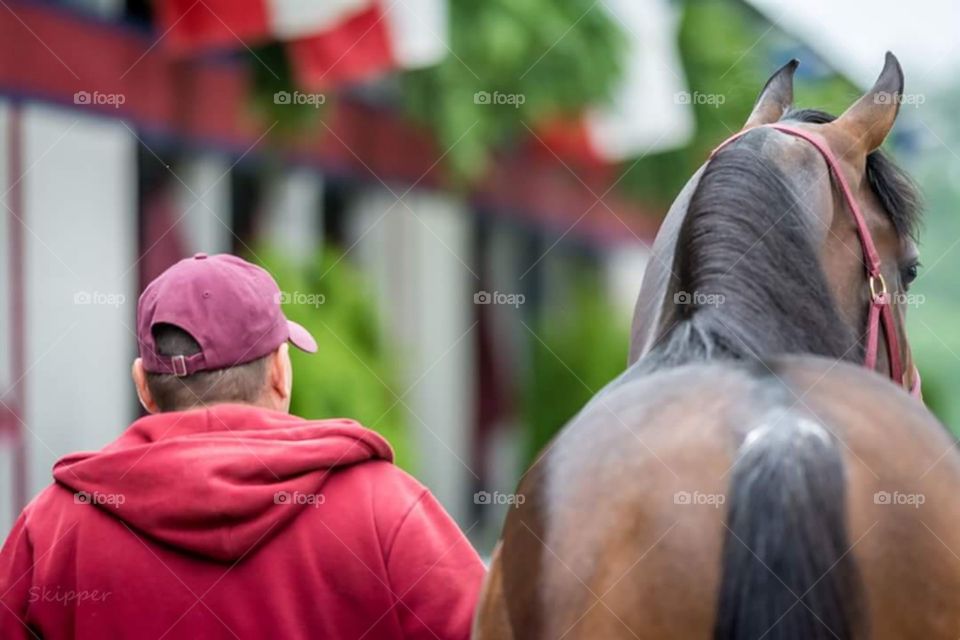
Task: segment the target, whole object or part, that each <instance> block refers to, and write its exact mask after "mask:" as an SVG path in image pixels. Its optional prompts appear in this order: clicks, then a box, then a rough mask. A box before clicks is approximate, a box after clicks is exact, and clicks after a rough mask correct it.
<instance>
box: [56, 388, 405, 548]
mask: <svg viewBox="0 0 960 640" xmlns="http://www.w3.org/2000/svg"><path fill="white" fill-rule="evenodd" d="M368 460H387V461H392V460H393V452H392V451H391V449H390V445H388V444H387V442H386V440H384V439H383V438H382V437H381V436H379V435H378V434H376V433H374V432H373V431H370V430H369V429H365V428H364V427H362V426H360V425H359V424H358V423H356V422H353V421H352V420H319V421H308V420H304V419H302V418H298V417H296V416H291V415H289V414H285V413H279V412H274V411H269V410H266V409H260V408H258V407H252V406H245V405H229V404H224V405H216V406H213V407H210V408H206V409H196V410H192V411H182V412H171V413H161V414H155V415H151V416H147V417H145V418H141V419H140V420H137V421H136V422H134V423H133V424H132V425H131V426H130V427H129V428H128V429H127V431H126V432H124V434H123V435H122V436H121V437H120V438H118V439H117V440H116V441H115V442H114V443H112V444H111V445H109V446H107V447H106V448H104V449H103V450H102V451H99V452H91V453H74V454H71V455H68V456H66V457H64V458H62V459H60V460H59V461H58V462H57V463H56V464H55V465H54V468H53V477H54V479H56V481H57V482H58V483H60V484H61V485H63V486H65V487H67V488H68V489H70V490H71V491H73V492H74V493H76V494H77V498H76V499H77V500H78V501H86V502H90V503H92V504H93V505H95V506H96V507H97V508H99V509H101V510H102V511H104V512H105V513H108V514H110V515H111V516H112V517H115V518H117V519H118V520H121V521H123V522H124V523H126V524H127V525H129V526H130V527H131V528H133V529H136V530H138V531H140V532H142V533H144V534H146V535H148V536H151V537H153V538H155V539H157V540H160V541H161V542H164V543H166V544H169V545H172V546H174V547H178V548H181V549H185V550H188V551H191V552H193V553H196V554H199V555H202V556H205V557H208V558H212V559H216V560H221V561H235V560H238V559H239V558H241V557H243V556H244V555H245V554H247V553H250V552H251V551H253V550H254V549H255V548H256V547H258V546H259V545H261V544H263V543H264V542H266V541H267V540H268V539H270V538H271V537H272V536H273V535H275V534H276V533H277V532H279V531H281V530H282V529H283V528H284V526H285V525H287V524H288V523H289V522H290V521H291V520H293V518H295V517H296V516H297V515H298V514H299V513H300V512H301V511H303V509H305V508H307V507H308V506H311V501H312V500H313V501H315V500H317V499H322V498H319V496H322V493H323V485H324V483H325V482H326V480H327V478H328V476H329V474H330V473H331V471H334V470H335V469H337V468H340V467H345V466H348V465H353V464H357V463H361V462H364V461H368Z"/></svg>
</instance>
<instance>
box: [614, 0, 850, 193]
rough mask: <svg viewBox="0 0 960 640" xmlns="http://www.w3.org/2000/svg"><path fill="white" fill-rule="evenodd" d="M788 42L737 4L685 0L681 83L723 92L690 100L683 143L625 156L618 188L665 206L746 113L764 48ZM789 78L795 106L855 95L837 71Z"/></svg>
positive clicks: (766, 59) (766, 64) (768, 68)
mask: <svg viewBox="0 0 960 640" xmlns="http://www.w3.org/2000/svg"><path fill="white" fill-rule="evenodd" d="M790 43H791V41H790V39H789V38H788V37H787V36H786V35H785V34H783V33H780V32H778V31H777V29H776V28H775V27H774V28H773V29H771V26H770V24H769V23H767V22H766V21H765V20H764V19H763V18H761V17H759V16H758V15H757V14H755V13H754V12H753V11H751V10H750V9H749V8H748V7H746V6H745V5H743V4H741V3H736V2H701V1H699V0H688V1H687V2H685V3H684V5H683V15H682V18H681V23H680V36H679V46H680V55H681V58H682V60H683V67H684V72H685V74H686V80H687V86H688V87H689V90H690V92H691V93H692V92H698V93H700V94H707V95H714V96H722V97H723V99H722V101H714V102H712V103H706V102H702V103H699V104H692V105H691V108H692V109H693V114H694V121H695V127H696V129H695V132H694V138H693V140H692V141H691V143H690V144H688V145H687V146H686V147H683V148H681V149H674V150H671V151H667V152H664V153H659V154H653V155H650V156H648V157H645V158H643V159H641V160H639V161H637V162H634V161H628V162H626V163H624V166H623V170H624V172H625V176H624V179H623V182H622V184H623V188H624V191H625V192H626V193H627V194H628V195H629V196H630V197H632V198H634V199H636V200H639V201H642V202H646V203H647V204H648V205H650V204H653V205H656V206H655V207H654V208H660V209H663V208H666V207H667V206H668V205H669V204H670V203H671V202H672V201H673V199H674V198H675V197H676V195H677V194H678V193H679V192H680V189H681V188H683V185H684V184H685V183H686V181H687V179H688V178H689V177H690V176H691V175H693V173H694V172H695V171H696V170H697V167H699V166H700V164H701V163H703V161H704V160H705V159H706V157H707V156H708V155H709V153H710V150H711V149H712V148H713V147H714V146H715V145H716V144H718V143H719V142H720V141H722V140H723V139H725V138H726V137H728V136H730V135H731V134H733V133H735V132H736V131H738V130H739V129H740V127H741V126H742V125H743V123H744V122H745V121H746V119H747V116H749V115H750V111H751V110H752V109H753V103H754V101H755V100H756V98H757V94H758V93H759V92H760V89H761V87H762V86H763V82H764V81H765V80H766V79H767V78H768V77H769V76H770V74H771V73H772V72H773V71H774V68H775V66H774V65H771V59H773V58H776V56H772V55H770V54H769V51H770V50H771V49H773V50H776V47H777V45H789V44H790ZM782 48H787V47H782ZM782 62H786V59H783V60H782ZM801 62H803V61H801ZM807 64H810V61H807ZM796 85H797V86H796V95H797V104H798V105H802V106H808V107H815V108H819V109H825V110H827V111H833V112H835V113H836V112H839V111H842V110H843V109H845V108H846V107H847V106H849V105H850V104H851V103H852V102H853V100H854V99H855V98H856V97H858V96H859V94H858V93H857V92H856V91H855V90H854V88H853V86H852V85H851V84H850V83H849V82H847V81H846V80H844V79H842V78H841V77H839V76H836V75H831V76H828V77H825V78H817V79H815V80H814V79H803V78H798V80H797V83H796ZM717 102H721V103H720V104H717Z"/></svg>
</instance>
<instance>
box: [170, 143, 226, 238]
mask: <svg viewBox="0 0 960 640" xmlns="http://www.w3.org/2000/svg"><path fill="white" fill-rule="evenodd" d="M173 170H174V171H176V175H177V177H178V178H179V180H178V181H177V192H176V193H177V211H178V213H177V215H178V216H179V215H180V214H183V218H181V219H180V221H179V223H178V227H180V229H179V230H180V232H181V233H182V234H183V237H184V239H185V240H186V243H187V246H188V248H189V250H190V252H191V253H197V252H201V251H202V252H204V253H210V254H214V253H229V252H230V250H231V249H232V248H233V236H232V233H231V227H232V219H233V218H232V215H231V211H232V207H231V203H230V163H229V162H228V161H227V158H226V156H222V155H219V154H215V153H200V154H197V155H195V156H191V157H190V159H189V160H187V161H186V162H185V163H183V164H181V165H179V166H175V167H173Z"/></svg>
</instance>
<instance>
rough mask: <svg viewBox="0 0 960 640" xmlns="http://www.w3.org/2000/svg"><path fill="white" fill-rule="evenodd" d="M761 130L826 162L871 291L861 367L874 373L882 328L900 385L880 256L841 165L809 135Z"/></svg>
mask: <svg viewBox="0 0 960 640" xmlns="http://www.w3.org/2000/svg"><path fill="white" fill-rule="evenodd" d="M761 126H762V127H765V128H768V129H776V130H777V131H782V132H783V133H786V134H788V135H791V136H795V137H797V138H802V139H804V140H806V141H807V142H809V143H810V144H812V145H813V146H814V148H815V149H816V150H817V151H819V152H820V155H822V156H823V159H824V160H825V161H826V163H827V167H829V170H830V174H831V175H832V176H833V179H834V181H835V182H836V183H837V185H838V186H839V187H840V192H841V193H842V194H843V197H844V199H845V200H846V202H847V208H849V209H850V214H851V215H852V216H853V220H854V222H855V223H856V225H857V235H858V236H859V237H860V246H861V247H862V248H863V262H864V266H865V267H866V271H867V284H868V286H869V287H870V311H869V313H868V314H867V346H866V358H865V359H864V363H863V365H864V366H865V367H867V368H868V369H875V368H876V366H877V354H878V351H879V346H880V345H879V343H880V328H881V324H882V326H883V334H884V335H885V336H886V342H887V358H888V360H889V362H890V372H889V373H890V378H891V380H893V381H894V382H895V383H896V384H898V385H903V384H904V380H903V360H902V359H901V353H900V343H899V341H898V340H897V331H896V325H895V324H894V322H893V309H892V306H891V302H892V301H891V298H890V293H889V291H888V290H887V282H886V280H884V278H883V272H882V271H881V269H880V267H881V264H880V254H879V253H877V247H876V245H875V244H874V243H873V236H871V235H870V229H869V227H867V221H866V219H864V217H863V213H862V212H861V211H860V206H859V205H858V204H857V201H856V199H855V198H854V197H853V191H852V190H851V189H850V184H849V183H848V182H847V179H846V178H845V177H844V176H843V172H842V171H841V170H840V162H839V161H838V160H837V157H836V156H835V155H834V153H833V151H831V150H830V147H829V146H828V145H827V143H826V142H824V140H823V139H822V138H821V137H820V136H818V135H816V134H814V133H811V132H810V131H806V130H804V129H800V128H797V127H791V126H790V125H786V124H781V123H774V124H765V125H761ZM755 128H759V127H753V128H750V129H745V130H743V131H740V132H739V133H735V134H734V135H732V136H730V137H729V138H727V139H726V140H724V141H723V142H721V143H720V144H719V145H718V146H717V147H716V148H715V149H714V150H713V151H712V152H711V153H710V158H711V159H713V157H714V156H715V155H716V154H717V152H719V151H720V150H721V149H723V148H724V147H726V146H727V145H729V144H730V143H731V142H733V141H734V140H738V139H740V138H741V137H742V136H743V135H745V134H747V133H749V132H750V131H753V129H755ZM910 394H911V395H913V396H916V397H919V396H920V374H919V372H918V371H917V369H916V367H914V369H913V387H912V388H911V389H910Z"/></svg>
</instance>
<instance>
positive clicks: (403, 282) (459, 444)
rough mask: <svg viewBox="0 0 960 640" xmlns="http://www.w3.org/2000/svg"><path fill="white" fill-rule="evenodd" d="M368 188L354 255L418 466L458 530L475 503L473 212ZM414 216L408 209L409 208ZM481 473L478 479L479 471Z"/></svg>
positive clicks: (444, 200) (358, 215)
mask: <svg viewBox="0 0 960 640" xmlns="http://www.w3.org/2000/svg"><path fill="white" fill-rule="evenodd" d="M404 201H405V202H406V204H407V206H408V207H409V209H408V208H407V207H404V206H403V205H402V204H397V201H396V198H395V197H394V196H393V195H392V194H391V193H389V192H388V191H387V190H386V189H383V188H370V189H368V190H367V191H366V192H365V193H363V194H362V195H361V196H360V197H359V198H358V199H357V201H356V202H355V203H354V205H353V210H352V211H351V212H350V219H351V221H352V222H353V224H354V229H353V234H352V235H353V236H354V238H355V239H356V238H360V237H361V236H362V239H361V240H359V242H358V243H357V245H356V247H355V248H354V251H356V252H357V257H359V258H360V259H361V261H362V262H363V263H364V266H365V268H366V270H367V271H368V272H369V273H372V274H374V278H375V280H376V283H377V285H376V286H377V288H378V291H379V296H378V300H379V303H380V305H381V316H382V317H383V319H384V322H385V324H386V329H388V330H389V331H390V333H391V334H392V337H394V338H395V340H396V342H397V343H398V345H399V352H400V356H399V360H400V362H399V365H400V367H401V369H402V371H403V381H404V382H403V384H402V387H401V388H399V389H395V390H394V391H395V393H396V394H397V395H398V396H401V397H402V398H403V400H404V402H405V404H406V405H407V406H408V407H409V410H410V413H411V416H410V418H409V426H410V428H411V430H412V434H413V438H414V441H413V444H414V446H415V450H416V454H417V460H418V463H419V465H418V468H417V477H418V479H420V480H421V481H422V482H423V483H424V484H426V485H427V486H428V487H429V488H430V489H431V490H432V491H433V492H434V493H435V494H436V496H437V497H438V499H439V500H440V501H441V502H442V503H443V505H444V506H445V507H446V508H447V510H448V511H449V512H450V513H451V515H452V516H453V517H454V518H456V519H457V520H458V521H459V522H460V524H461V526H465V527H469V526H471V525H472V524H473V523H472V522H467V521H466V520H467V518H468V516H469V513H470V511H471V510H472V507H473V503H472V500H473V489H472V486H473V483H474V482H475V478H474V475H475V471H474V470H473V469H471V468H470V465H471V463H472V460H471V455H470V451H471V449H470V446H471V441H472V430H473V423H474V414H475V409H474V405H475V403H474V388H475V381H474V370H475V358H474V352H475V340H476V335H475V334H474V331H475V327H473V326H472V325H473V322H474V321H473V317H474V313H473V294H474V292H475V291H477V289H478V287H479V283H478V281H477V280H476V278H475V277H474V275H473V274H472V273H471V269H474V267H473V266H472V265H471V254H472V246H471V244H472V241H471V237H470V228H471V227H470V219H469V215H468V211H467V210H466V208H465V207H464V205H463V204H462V203H461V202H459V201H458V200H456V199H454V198H451V197H448V196H443V195H437V194H433V193H428V192H419V191H418V192H414V193H411V194H409V195H408V196H406V198H404ZM411 210H412V211H411ZM477 475H479V474H477Z"/></svg>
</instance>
